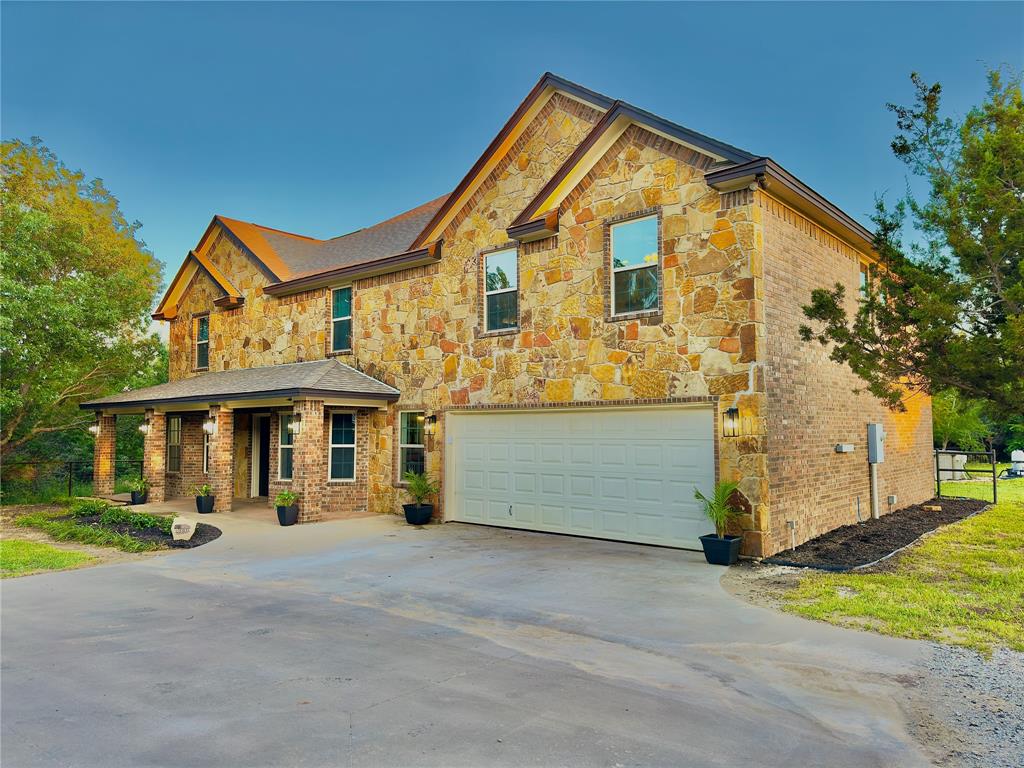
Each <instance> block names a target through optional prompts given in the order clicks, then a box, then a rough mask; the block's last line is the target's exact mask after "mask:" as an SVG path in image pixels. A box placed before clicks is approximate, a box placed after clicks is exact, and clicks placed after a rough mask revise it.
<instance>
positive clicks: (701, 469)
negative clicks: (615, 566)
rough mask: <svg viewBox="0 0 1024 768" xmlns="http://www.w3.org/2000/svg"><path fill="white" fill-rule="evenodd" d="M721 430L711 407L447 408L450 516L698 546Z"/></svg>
mask: <svg viewBox="0 0 1024 768" xmlns="http://www.w3.org/2000/svg"><path fill="white" fill-rule="evenodd" d="M713 430H714V411H713V410H712V409H710V408H678V407H674V408H644V409H608V410H606V409H596V408H595V409H589V408H576V409H573V410H564V411H555V410H533V411H501V412H490V413H457V412H449V413H448V414H447V415H446V416H445V431H446V435H445V443H446V445H445V448H446V458H445V465H446V476H445V517H446V519H448V520H459V521H462V522H467V523H486V524H487V525H501V526H505V527H509V528H525V529H528V530H534V531H552V532H557V533H571V534H576V535H579V536H594V537H597V538H602V539H617V540H619V541H636V542H641V543H645V544H662V545H667V546H672V547H684V548H696V549H700V542H699V541H698V539H697V537H698V536H701V535H703V534H705V533H708V532H709V531H710V530H711V526H710V524H709V523H708V522H707V521H706V520H705V519H704V517H703V515H702V513H701V510H700V508H699V507H698V505H697V503H696V502H695V500H694V498H693V489H694V487H697V488H699V489H700V490H701V491H703V492H704V493H705V494H710V492H711V490H712V488H713V486H714V477H715V468H714V461H715V460H714V432H713Z"/></svg>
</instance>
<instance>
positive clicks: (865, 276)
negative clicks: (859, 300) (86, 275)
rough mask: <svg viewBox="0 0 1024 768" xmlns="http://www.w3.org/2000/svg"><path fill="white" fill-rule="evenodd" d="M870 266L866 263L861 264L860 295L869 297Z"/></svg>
mask: <svg viewBox="0 0 1024 768" xmlns="http://www.w3.org/2000/svg"><path fill="white" fill-rule="evenodd" d="M870 279H871V278H870V275H869V271H868V264H867V262H866V261H862V262H861V263H860V295H861V296H867V295H868V280H870Z"/></svg>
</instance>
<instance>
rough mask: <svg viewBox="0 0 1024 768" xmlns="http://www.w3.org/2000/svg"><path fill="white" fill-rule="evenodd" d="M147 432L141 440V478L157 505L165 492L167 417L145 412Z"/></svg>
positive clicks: (152, 411) (150, 498)
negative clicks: (146, 484)
mask: <svg viewBox="0 0 1024 768" xmlns="http://www.w3.org/2000/svg"><path fill="white" fill-rule="evenodd" d="M146 423H147V424H149V431H147V432H146V433H145V435H144V436H143V440H142V476H143V477H144V478H146V481H147V482H148V483H149V498H148V500H149V501H150V502H152V503H159V502H161V501H163V500H164V499H165V498H166V491H167V417H166V416H165V415H164V414H162V413H157V412H156V411H154V410H153V409H148V410H147V411H146Z"/></svg>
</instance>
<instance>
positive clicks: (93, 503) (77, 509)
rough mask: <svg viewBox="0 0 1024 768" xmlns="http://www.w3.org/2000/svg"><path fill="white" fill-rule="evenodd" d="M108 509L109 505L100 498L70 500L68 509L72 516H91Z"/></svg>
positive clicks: (100, 513)
mask: <svg viewBox="0 0 1024 768" xmlns="http://www.w3.org/2000/svg"><path fill="white" fill-rule="evenodd" d="M108 509H110V505H109V504H108V503H107V502H105V501H103V500H102V499H76V500H75V501H73V502H71V506H70V507H69V509H68V511H69V512H70V513H71V514H72V515H73V516H74V517H92V516H94V515H102V514H103V513H104V512H106V511H107V510H108Z"/></svg>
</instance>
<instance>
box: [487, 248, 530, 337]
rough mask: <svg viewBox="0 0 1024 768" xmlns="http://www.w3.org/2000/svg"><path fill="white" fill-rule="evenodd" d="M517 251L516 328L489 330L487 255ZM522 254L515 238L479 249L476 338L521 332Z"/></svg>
mask: <svg viewBox="0 0 1024 768" xmlns="http://www.w3.org/2000/svg"><path fill="white" fill-rule="evenodd" d="M510 250H514V251H515V252H516V326H515V328H502V329H500V330H496V331H488V330H487V295H486V293H485V292H484V289H485V287H486V274H487V272H486V265H487V257H488V256H489V255H490V254H492V253H498V251H510ZM521 256H522V254H521V253H520V252H519V243H517V242H516V241H515V240H509V241H507V242H506V243H505V244H504V245H498V246H493V247H491V248H485V249H484V250H482V251H478V252H477V255H476V260H477V268H476V295H477V297H478V300H477V303H476V319H477V326H476V338H478V339H487V338H490V337H492V336H511V335H514V334H517V333H519V331H520V329H521V322H522V313H521V312H520V311H519V303H520V302H519V299H520V296H521V294H520V290H519V278H520V271H521V270H520V264H519V262H520V257H521Z"/></svg>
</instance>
